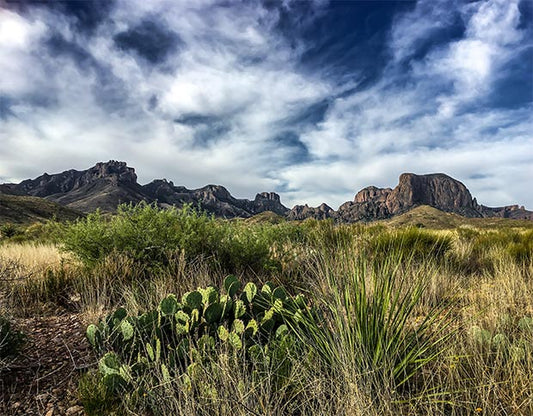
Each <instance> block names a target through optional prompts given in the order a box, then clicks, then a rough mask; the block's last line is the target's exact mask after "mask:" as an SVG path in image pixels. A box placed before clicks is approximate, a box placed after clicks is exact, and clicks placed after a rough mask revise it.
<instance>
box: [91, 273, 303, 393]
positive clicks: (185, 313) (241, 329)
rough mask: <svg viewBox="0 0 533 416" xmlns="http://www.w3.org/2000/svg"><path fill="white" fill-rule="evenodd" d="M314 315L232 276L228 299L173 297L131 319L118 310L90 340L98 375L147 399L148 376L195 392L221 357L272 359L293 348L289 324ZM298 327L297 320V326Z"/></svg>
mask: <svg viewBox="0 0 533 416" xmlns="http://www.w3.org/2000/svg"><path fill="white" fill-rule="evenodd" d="M309 313H310V307H309V306H308V305H307V302H306V301H305V298H304V297H303V295H298V296H295V297H292V296H289V295H288V294H287V293H286V292H285V290H284V289H283V288H282V287H276V286H275V285H273V284H271V283H266V284H264V285H263V286H262V287H261V288H260V289H259V288H258V287H257V286H256V285H255V284H254V283H251V282H250V283H248V284H246V285H245V286H244V288H243V289H242V290H241V283H240V282H239V281H238V280H237V278H236V277H235V276H233V275H230V276H228V277H227V278H226V279H225V281H224V294H220V292H219V290H218V289H217V288H215V287H212V286H209V287H206V288H198V290H195V291H191V292H187V293H185V294H184V295H183V296H182V297H181V299H179V300H178V298H177V297H176V296H175V295H168V296H167V297H165V298H164V299H163V300H162V301H161V302H160V304H159V307H158V308H157V309H156V310H152V311H148V312H145V313H143V314H142V315H139V316H128V313H127V311H126V310H125V309H124V308H119V309H117V310H116V311H115V312H114V313H112V314H111V315H109V316H108V317H107V318H106V319H105V320H102V321H100V322H99V323H98V324H97V325H93V324H92V325H89V326H88V328H87V337H88V339H89V342H90V343H91V345H92V346H93V347H94V348H95V349H96V350H97V351H98V352H99V353H100V354H101V355H102V358H101V359H100V361H99V372H100V374H101V380H102V382H103V384H105V386H106V387H107V388H108V389H109V390H110V391H115V392H117V393H119V392H121V391H135V392H137V393H138V394H141V395H142V394H146V389H147V388H149V385H150V381H149V377H150V375H153V374H160V375H161V376H162V378H163V380H164V381H165V382H167V383H170V382H171V381H172V380H174V379H176V378H179V379H180V380H181V382H182V384H183V387H184V388H187V387H189V388H190V387H191V385H192V383H193V382H194V378H195V377H197V373H198V372H201V371H205V370H206V366H207V365H208V362H209V359H210V357H211V356H213V354H214V353H215V352H216V351H218V352H220V351H221V350H224V351H227V352H229V353H230V354H233V355H239V354H240V355H242V354H244V355H245V356H247V357H249V358H250V360H252V361H253V360H265V359H268V358H269V357H271V356H272V354H273V353H275V352H274V350H275V349H276V348H281V347H286V346H288V345H290V344H291V343H292V341H291V339H290V334H289V333H288V332H289V331H288V327H287V325H286V323H285V322H286V320H287V317H291V316H292V317H298V316H303V315H304V314H309ZM291 322H292V324H291V326H293V325H296V322H295V321H294V319H293V320H292V321H291Z"/></svg>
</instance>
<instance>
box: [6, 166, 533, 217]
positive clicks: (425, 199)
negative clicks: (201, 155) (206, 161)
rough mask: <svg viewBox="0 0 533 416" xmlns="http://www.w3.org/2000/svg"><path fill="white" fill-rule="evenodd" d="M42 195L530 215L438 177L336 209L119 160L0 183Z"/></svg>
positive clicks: (319, 211)
mask: <svg viewBox="0 0 533 416" xmlns="http://www.w3.org/2000/svg"><path fill="white" fill-rule="evenodd" d="M2 191H3V192H4V193H12V194H16V195H26V196H36V197H43V198H46V199H48V200H50V201H54V202H57V203H60V204H62V205H65V206H67V207H69V208H73V209H76V210H79V211H83V212H90V211H94V210H95V209H97V208H100V209H102V210H104V211H114V210H115V209H116V208H117V206H118V205H119V204H120V203H138V202H140V201H146V202H149V203H153V202H156V203H157V204H159V205H160V206H162V207H168V206H177V207H181V206H183V205H184V204H193V205H194V206H198V207H200V208H202V209H204V210H206V211H208V212H210V213H213V214H214V215H217V216H221V217H226V218H233V217H243V218H248V217H251V216H253V215H256V214H259V213H262V212H266V211H272V212H274V213H276V214H278V215H282V216H286V217H287V218H288V219H290V220H304V219H306V218H316V219H327V218H333V219H334V220H336V221H339V222H358V221H372V220H377V219H387V218H391V217H394V216H396V215H399V214H403V213H405V212H407V211H409V210H411V209H413V208H415V207H418V206H422V205H428V206H431V207H434V208H437V209H439V210H441V211H445V212H451V213H455V214H459V215H462V216H465V217H469V218H484V217H501V218H513V219H528V220H533V212H531V211H527V210H526V209H524V207H518V205H511V206H506V207H499V208H491V207H486V206H484V205H479V204H478V203H477V201H476V199H475V198H472V195H471V194H470V191H469V190H468V189H467V188H466V186H465V185H464V184H463V183H461V182H459V181H458V180H456V179H453V178H451V177H450V176H448V175H445V174H443V173H435V174H429V175H416V174H414V173H404V174H402V175H401V176H400V178H399V183H398V185H397V186H396V187H395V188H394V189H392V188H377V187H375V186H369V187H367V188H364V189H362V190H361V191H359V192H358V193H357V194H356V195H355V197H354V200H353V201H348V202H345V203H344V204H342V205H341V206H340V207H339V209H338V210H337V211H335V210H334V209H332V208H331V207H329V206H328V205H326V204H322V205H320V206H319V207H316V208H314V207H309V206H308V205H296V206H295V207H293V208H292V209H291V210H289V209H288V208H286V207H285V206H283V204H282V203H281V201H280V197H279V195H278V194H276V193H274V192H262V193H259V194H257V195H256V197H255V199H253V200H248V199H238V198H234V197H233V196H232V195H231V194H230V193H229V191H228V190H227V189H226V188H224V187H223V186H220V185H206V186H204V187H202V188H199V189H187V188H186V187H184V186H176V185H174V183H173V182H171V181H168V180H166V179H157V180H154V181H152V182H150V183H148V184H146V185H140V184H139V183H137V175H136V174H135V170H134V169H133V168H131V167H128V166H127V164H126V163H125V162H118V161H114V160H111V161H109V162H105V163H104V162H101V163H97V164H96V165H95V166H93V167H92V168H90V169H87V170H83V171H77V170H68V171H65V172H62V173H58V174H54V175H49V174H46V173H45V174H43V175H41V176H39V177H38V178H36V179H28V180H25V181H22V182H21V183H19V184H4V185H0V192H2Z"/></svg>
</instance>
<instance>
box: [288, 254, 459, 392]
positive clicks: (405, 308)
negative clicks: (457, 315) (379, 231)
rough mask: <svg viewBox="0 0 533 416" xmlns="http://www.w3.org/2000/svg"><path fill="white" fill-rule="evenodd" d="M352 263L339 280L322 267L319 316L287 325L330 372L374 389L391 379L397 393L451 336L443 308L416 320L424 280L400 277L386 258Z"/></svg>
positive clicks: (396, 264)
mask: <svg viewBox="0 0 533 416" xmlns="http://www.w3.org/2000/svg"><path fill="white" fill-rule="evenodd" d="M324 261H326V262H327V260H324ZM352 264H353V265H352V269H351V273H350V274H349V275H345V276H337V275H335V273H334V270H331V269H329V268H328V267H325V268H324V272H325V273H326V276H324V277H325V282H326V292H327V293H326V296H325V297H323V298H322V301H321V302H322V309H323V310H324V315H325V316H322V315H320V316H317V315H316V314H310V313H304V314H301V315H300V316H299V317H298V319H292V320H291V321H289V325H291V328H292V329H293V330H294V332H295V333H296V334H297V335H298V337H299V338H300V339H301V340H302V341H304V342H305V343H306V344H307V345H309V346H311V347H312V348H313V349H314V350H315V351H316V352H317V353H318V356H319V357H320V358H321V359H322V360H323V361H324V362H325V363H326V365H327V368H330V370H331V371H333V372H346V371H349V372H352V373H353V374H367V375H372V376H371V378H372V379H373V380H374V384H375V388H377V389H379V388H383V385H382V384H381V383H382V382H383V381H384V380H392V381H393V386H391V387H392V388H393V389H398V388H400V387H402V386H404V385H405V384H406V383H407V382H408V381H410V380H411V379H412V378H413V377H414V376H416V374H417V373H418V372H419V370H420V369H421V368H422V367H423V366H424V365H426V364H428V363H430V362H432V361H434V360H435V359H436V358H437V357H438V356H439V355H440V354H442V353H443V351H444V350H445V347H446V342H445V341H446V340H447V339H448V338H449V337H450V336H451V334H452V333H453V331H452V330H451V329H450V322H451V321H450V320H449V319H448V315H447V312H446V310H447V307H448V306H449V305H448V304H439V305H436V306H434V307H432V308H431V309H430V310H429V311H428V312H427V313H426V314H425V316H417V306H418V305H419V303H420V302H421V300H422V298H423V296H424V292H425V290H426V288H427V285H428V281H429V280H428V279H427V278H425V277H424V276H422V275H417V276H409V277H407V276H405V275H404V274H402V271H401V270H400V268H399V267H400V264H401V261H399V259H394V258H392V257H390V256H389V258H388V259H382V261H381V264H380V265H379V266H376V265H375V264H374V266H371V265H369V264H368V263H367V262H365V261H364V260H361V259H359V260H353V263H352ZM324 318H325V319H324ZM294 322H298V325H295V324H294Z"/></svg>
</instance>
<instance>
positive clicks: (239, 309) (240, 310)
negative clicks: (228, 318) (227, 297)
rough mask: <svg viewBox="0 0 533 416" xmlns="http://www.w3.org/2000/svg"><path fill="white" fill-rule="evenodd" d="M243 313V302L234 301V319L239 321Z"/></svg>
mask: <svg viewBox="0 0 533 416" xmlns="http://www.w3.org/2000/svg"><path fill="white" fill-rule="evenodd" d="M245 313H246V307H245V306H244V302H243V301H242V300H240V299H239V300H236V301H235V319H239V318H240V317H241V316H243V315H244V314H245Z"/></svg>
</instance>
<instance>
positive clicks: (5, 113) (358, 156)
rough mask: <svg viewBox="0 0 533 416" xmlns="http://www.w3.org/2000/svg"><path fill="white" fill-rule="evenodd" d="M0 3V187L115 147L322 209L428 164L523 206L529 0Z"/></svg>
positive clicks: (136, 157) (498, 200) (146, 167)
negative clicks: (6, 182) (370, 186)
mask: <svg viewBox="0 0 533 416" xmlns="http://www.w3.org/2000/svg"><path fill="white" fill-rule="evenodd" d="M8 4H9V5H10V7H8V8H5V9H2V10H0V73H1V74H2V76H1V77H0V145H1V146H2V152H0V179H1V181H18V180H21V179H24V178H27V177H35V176H37V175H39V174H41V173H42V172H43V171H47V172H49V173H52V172H56V171H62V170H65V169H69V168H78V169H84V168H87V167H89V166H91V165H93V164H94V163H95V162H97V161H102V160H109V159H119V160H126V161H127V162H128V163H129V164H130V165H131V166H134V167H135V168H136V169H137V172H138V174H139V177H140V180H141V181H143V182H146V181H148V180H151V179H153V178H160V177H167V178H168V179H172V180H173V181H174V182H175V183H177V184H183V185H185V186H188V187H197V186H202V185H205V184H207V183H219V184H223V185H225V186H227V187H228V188H229V190H230V191H231V192H232V193H233V194H235V195H237V196H239V197H253V196H254V194H255V192H258V191H263V190H274V191H278V192H279V193H280V194H281V195H282V201H283V202H284V203H286V204H287V205H292V204H294V203H305V202H308V203H310V204H315V205H317V204H319V203H321V202H326V203H328V204H330V205H332V206H333V207H335V208H336V207H337V206H338V205H339V204H340V203H342V202H344V201H346V200H348V199H352V198H353V194H354V193H355V192H356V191H357V190H358V189H359V188H361V187H363V186H366V185H370V184H375V185H378V186H394V185H395V183H396V181H397V177H398V175H399V174H400V173H402V172H405V171H411V172H415V173H429V172H445V173H448V174H450V175H451V176H454V177H456V178H458V179H460V180H462V181H463V182H464V183H465V184H466V185H467V186H468V187H469V188H470V189H471V191H472V192H473V194H474V195H475V196H477V197H478V200H479V201H480V202H483V203H485V204H488V205H491V204H492V205H503V204H511V203H520V204H525V205H526V206H529V208H532V207H533V193H532V192H531V191H530V189H531V185H530V181H531V179H530V178H532V177H533V116H532V114H533V112H532V110H533V104H532V101H533V81H532V77H533V76H532V74H533V42H532V40H531V39H533V10H532V9H533V6H532V3H531V2H530V1H528V0H523V1H518V0H486V1H477V2H463V1H435V0H425V1H424V0H420V1H418V2H405V1H401V2H339V3H337V2H327V1H314V2H298V1H294V2H293V1H283V2H282V1H274V2H266V1H265V2H262V3H261V2H220V1H201V2H190V1H175V0H172V1H170V0H157V1H150V2H146V1H142V0H138V1H133V0H122V1H114V2H108V1H106V2H103V1H102V2H101V1H85V2H79V1H73V2H45V3H40V2H39V3H33V2H27V3H26V2H23V3H20V4H18V3H17V4H14V5H11V4H10V3H8Z"/></svg>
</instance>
